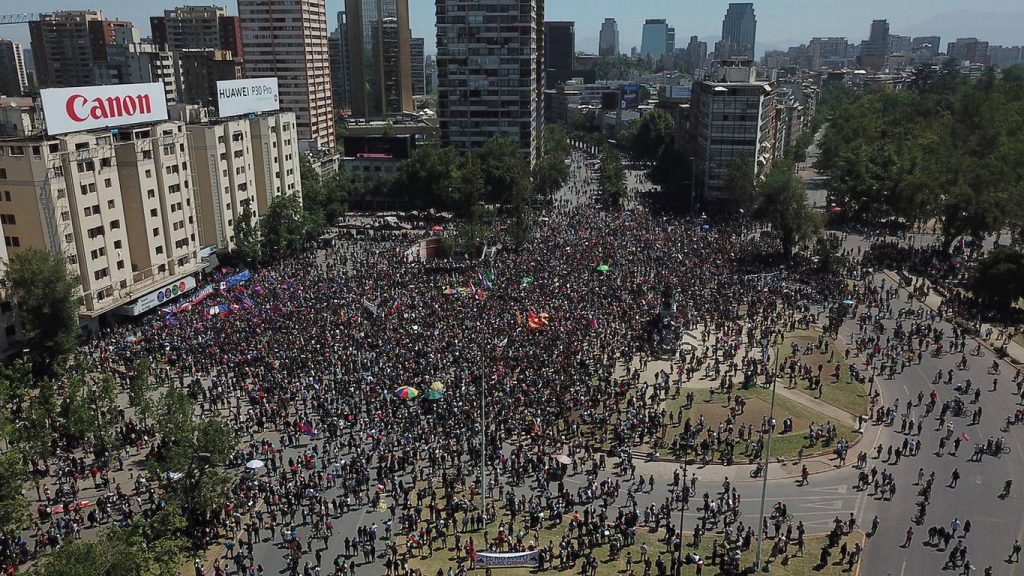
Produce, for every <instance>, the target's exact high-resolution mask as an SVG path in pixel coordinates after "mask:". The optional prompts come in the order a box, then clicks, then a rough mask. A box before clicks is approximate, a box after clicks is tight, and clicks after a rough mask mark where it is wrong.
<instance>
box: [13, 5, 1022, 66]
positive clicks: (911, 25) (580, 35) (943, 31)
mask: <svg viewBox="0 0 1024 576" xmlns="http://www.w3.org/2000/svg"><path fill="white" fill-rule="evenodd" d="M408 1H409V11H410V20H411V23H410V26H411V28H412V33H413V36H422V37H423V38H424V39H425V48H426V52H427V53H428V54H430V53H432V52H434V50H435V36H434V34H435V32H434V0H408ZM189 3H192V4H221V5H224V4H226V5H227V8H228V12H229V13H231V14H237V4H236V2H235V1H234V0H227V1H223V0H222V1H221V2H218V1H217V0H193V1H191V2H189V1H188V0H35V1H34V2H32V3H31V5H27V4H19V7H18V8H14V6H13V2H8V1H5V2H2V3H0V5H4V6H3V7H0V15H2V14H9V13H14V12H16V11H17V10H26V9H29V6H31V9H32V10H35V11H39V12H48V11H54V10H66V9H85V8H93V9H99V10H103V12H104V14H105V15H106V16H107V17H108V18H120V19H123V20H132V21H133V22H135V25H136V26H138V27H139V28H141V29H142V35H143V36H145V35H148V34H149V17H150V16H155V15H159V14H162V13H163V10H164V9H167V8H172V7H173V6H176V5H182V4H189ZM728 4H729V2H728V1H727V0H545V10H546V12H547V13H546V14H545V19H547V20H571V21H575V22H576V50H577V51H581V52H596V51H597V37H598V31H599V30H600V28H601V22H602V21H603V20H604V19H605V18H615V19H616V20H617V21H618V25H619V43H620V48H621V49H622V51H623V52H624V53H629V49H630V47H632V46H639V45H640V35H641V29H642V27H643V22H644V20H645V19H647V18H665V19H667V20H668V22H669V24H670V25H672V26H674V27H675V29H676V44H677V45H678V46H684V45H685V44H686V42H687V41H688V40H689V37H690V36H693V35H696V36H699V37H700V38H701V39H702V40H705V41H708V42H709V43H713V42H714V41H716V40H717V39H718V37H719V35H720V34H721V32H722V18H723V17H724V15H725V10H726V7H727V6H728ZM344 5H345V2H344V0H327V12H328V27H329V28H330V29H331V30H333V29H334V28H335V26H336V25H337V19H336V14H337V12H338V11H339V10H342V9H344ZM754 11H755V13H756V15H757V46H756V50H757V53H758V55H761V54H762V53H763V52H764V51H765V50H769V49H785V48H787V47H789V46H797V45H800V44H804V43H806V42H807V41H808V40H809V39H810V38H812V37H814V36H846V37H847V38H849V40H850V41H851V42H854V43H857V42H860V40H862V39H864V38H866V37H867V35H868V29H869V27H870V25H871V20H873V19H876V18H885V19H888V20H889V29H890V32H891V33H892V34H902V35H907V36H931V35H938V36H941V37H942V47H943V50H945V45H946V42H948V41H951V40H953V39H955V38H956V37H958V36H975V37H977V38H979V39H981V40H987V41H989V43H991V44H1001V45H1005V46H1010V45H1021V44H1024V2H1022V1H1021V0H981V1H979V0H898V1H893V0H761V1H759V2H758V1H755V2H754ZM0 37H6V38H11V39H13V40H17V41H20V42H22V43H23V44H24V45H25V46H26V47H27V46H28V44H29V41H28V25H27V24H18V25H6V26H0ZM709 48H710V47H709Z"/></svg>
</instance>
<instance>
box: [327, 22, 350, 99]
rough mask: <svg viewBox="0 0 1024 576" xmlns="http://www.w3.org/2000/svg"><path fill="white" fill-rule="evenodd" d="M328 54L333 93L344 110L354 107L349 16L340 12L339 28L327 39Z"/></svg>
mask: <svg viewBox="0 0 1024 576" xmlns="http://www.w3.org/2000/svg"><path fill="white" fill-rule="evenodd" d="M327 52H328V53H329V54H330V57H331V92H332V93H333V94H334V101H335V102H337V103H338V104H340V105H341V107H342V108H348V107H349V106H351V105H352V77H351V76H350V70H351V66H352V63H351V61H350V60H349V53H348V15H347V14H346V13H345V11H344V10H342V11H341V12H338V27H337V28H335V29H334V33H333V34H331V37H330V38H328V39H327Z"/></svg>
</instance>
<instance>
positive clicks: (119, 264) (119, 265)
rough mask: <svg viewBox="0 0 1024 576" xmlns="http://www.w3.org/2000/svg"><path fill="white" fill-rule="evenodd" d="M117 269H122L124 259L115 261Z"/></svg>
mask: <svg viewBox="0 0 1024 576" xmlns="http://www.w3.org/2000/svg"><path fill="white" fill-rule="evenodd" d="M117 269H118V270H124V260H118V261H117Z"/></svg>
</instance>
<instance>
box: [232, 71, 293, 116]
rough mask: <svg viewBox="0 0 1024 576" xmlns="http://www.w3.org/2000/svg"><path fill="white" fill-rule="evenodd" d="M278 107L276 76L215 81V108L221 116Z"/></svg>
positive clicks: (272, 109)
mask: <svg viewBox="0 0 1024 576" xmlns="http://www.w3.org/2000/svg"><path fill="white" fill-rule="evenodd" d="M280 108H281V102H280V99H279V98H278V89H277V78H245V79H243V80H221V81H219V82H217V110H218V112H219V113H220V116H221V118H225V117H227V116H238V115H240V114H251V113H255V112H272V111H275V110H279V109H280Z"/></svg>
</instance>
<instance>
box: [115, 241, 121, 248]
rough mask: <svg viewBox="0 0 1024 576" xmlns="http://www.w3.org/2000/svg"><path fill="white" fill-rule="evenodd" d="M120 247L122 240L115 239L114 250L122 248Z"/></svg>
mask: <svg viewBox="0 0 1024 576" xmlns="http://www.w3.org/2000/svg"><path fill="white" fill-rule="evenodd" d="M120 249H121V241H120V240H114V250H120Z"/></svg>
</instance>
